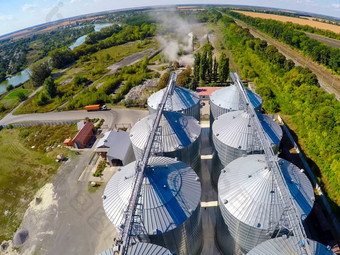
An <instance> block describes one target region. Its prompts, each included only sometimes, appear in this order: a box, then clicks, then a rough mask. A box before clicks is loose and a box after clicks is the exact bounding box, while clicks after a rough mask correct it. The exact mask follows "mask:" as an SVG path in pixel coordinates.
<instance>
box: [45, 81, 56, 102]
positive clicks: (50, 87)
mask: <svg viewBox="0 0 340 255" xmlns="http://www.w3.org/2000/svg"><path fill="white" fill-rule="evenodd" d="M44 87H45V90H46V92H47V94H48V95H49V97H50V98H54V97H55V96H56V95H57V88H56V85H55V82H54V80H53V78H52V77H51V76H49V77H48V78H47V79H46V80H45V82H44Z"/></svg>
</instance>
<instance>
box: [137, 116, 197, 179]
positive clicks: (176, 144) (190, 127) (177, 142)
mask: <svg viewBox="0 0 340 255" xmlns="http://www.w3.org/2000/svg"><path fill="white" fill-rule="evenodd" d="M155 118H156V114H152V115H149V116H147V117H145V118H143V119H141V120H140V121H138V122H137V123H136V124H135V125H134V126H133V127H132V129H131V132H130V139H131V143H132V148H133V151H134V153H135V157H136V160H138V159H140V158H141V157H142V155H143V152H144V148H145V146H146V144H147V140H148V137H149V134H150V132H151V130H152V124H153V121H154V119H155ZM159 126H160V128H159V130H158V131H157V134H156V138H155V142H154V149H155V150H156V151H158V152H159V153H158V155H162V156H165V157H172V158H175V157H177V158H178V160H180V161H183V162H184V163H187V164H188V165H190V166H191V167H192V168H193V169H194V170H195V171H196V172H197V173H198V174H199V173H200V163H201V159H200V154H199V150H200V140H201V139H200V136H201V126H200V125H199V123H198V121H197V120H196V119H195V118H194V117H191V116H186V115H183V114H180V113H177V112H166V111H164V112H163V115H162V118H161V121H160V124H159Z"/></svg>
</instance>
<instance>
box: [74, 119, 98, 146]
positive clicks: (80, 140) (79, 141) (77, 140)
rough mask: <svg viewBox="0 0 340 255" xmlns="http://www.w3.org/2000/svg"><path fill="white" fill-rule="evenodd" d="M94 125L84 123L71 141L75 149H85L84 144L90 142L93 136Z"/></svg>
mask: <svg viewBox="0 0 340 255" xmlns="http://www.w3.org/2000/svg"><path fill="white" fill-rule="evenodd" d="M93 130H94V125H93V123H92V122H91V121H88V122H86V124H85V125H84V126H83V127H82V128H81V129H80V130H79V132H78V133H77V134H76V136H75V137H74V138H73V139H72V144H73V145H74V147H76V148H79V149H81V148H85V147H86V144H87V143H88V142H89V141H90V139H91V137H92V136H93Z"/></svg>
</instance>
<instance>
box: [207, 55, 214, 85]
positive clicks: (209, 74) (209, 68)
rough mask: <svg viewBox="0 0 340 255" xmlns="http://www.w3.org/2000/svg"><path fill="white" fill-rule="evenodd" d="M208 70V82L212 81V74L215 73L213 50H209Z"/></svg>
mask: <svg viewBox="0 0 340 255" xmlns="http://www.w3.org/2000/svg"><path fill="white" fill-rule="evenodd" d="M207 66H208V70H207V76H208V82H209V83H211V80H212V75H213V58H212V50H209V51H208V63H207Z"/></svg>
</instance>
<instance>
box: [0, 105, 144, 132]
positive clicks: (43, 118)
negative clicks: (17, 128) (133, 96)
mask: <svg viewBox="0 0 340 255" xmlns="http://www.w3.org/2000/svg"><path fill="white" fill-rule="evenodd" d="M147 114H148V112H147V111H145V110H134V109H125V108H123V109H118V108H115V109H110V110H106V111H90V112H88V111H85V110H80V111H67V112H48V113H32V114H22V115H12V114H8V115H6V116H5V117H4V118H3V119H2V120H0V125H8V124H13V123H22V122H53V121H69V120H81V119H85V118H86V117H89V118H101V119H104V120H105V121H104V123H103V125H104V126H107V128H108V129H111V128H114V127H115V124H116V123H122V122H124V123H130V122H131V121H135V120H136V119H137V120H138V119H139V118H143V117H145V116H147Z"/></svg>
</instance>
